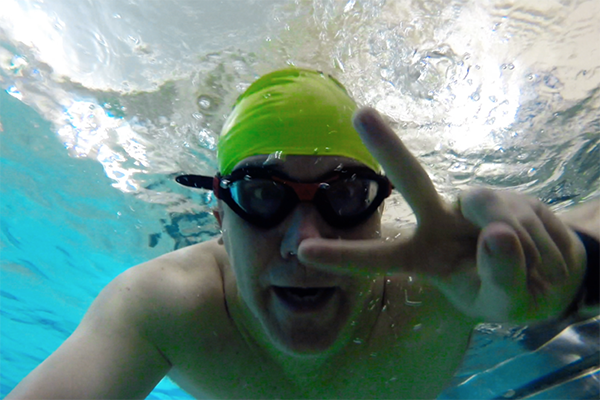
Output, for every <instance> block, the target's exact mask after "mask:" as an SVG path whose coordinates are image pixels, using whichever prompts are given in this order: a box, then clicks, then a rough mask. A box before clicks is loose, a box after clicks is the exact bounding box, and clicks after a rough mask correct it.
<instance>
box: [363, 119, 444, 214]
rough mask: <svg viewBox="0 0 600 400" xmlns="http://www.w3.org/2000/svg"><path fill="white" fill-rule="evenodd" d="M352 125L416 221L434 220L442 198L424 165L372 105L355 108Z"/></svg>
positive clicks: (441, 208)
mask: <svg viewBox="0 0 600 400" xmlns="http://www.w3.org/2000/svg"><path fill="white" fill-rule="evenodd" d="M354 127H355V128H356V130H357V131H358V133H359V134H360V136H361V138H362V140H363V142H364V144H365V146H366V147H367V148H368V149H369V151H370V152H371V154H373V156H374V157H375V158H376V159H377V161H379V163H380V164H381V166H382V167H383V169H384V170H385V172H386V175H387V176H388V178H389V179H390V181H391V182H392V183H393V184H394V186H395V187H396V189H397V190H398V191H399V192H400V193H401V194H402V196H403V197H404V199H405V200H406V201H407V202H408V204H409V205H410V207H411V208H412V210H413V211H414V212H415V215H416V217H417V221H418V222H419V223H425V224H427V223H429V222H433V221H435V220H436V219H437V216H438V215H439V214H440V213H443V211H444V207H443V202H442V200H441V198H440V196H439V195H438V193H437V191H436V190H435V187H434V186H433V183H432V182H431V179H429V176H428V175H427V172H426V171H425V169H423V167H422V166H421V164H420V163H419V161H418V160H417V159H416V158H415V157H414V156H413V155H412V154H411V153H410V151H409V150H408V149H407V148H406V146H404V144H403V143H402V141H401V140H400V138H399V137H398V135H397V134H396V133H395V132H394V131H393V130H392V129H391V128H390V127H389V126H388V125H387V124H386V123H385V122H384V121H383V119H382V118H381V116H380V115H379V113H377V111H375V110H374V109H372V108H363V109H361V110H359V111H357V112H356V114H355V115H354Z"/></svg>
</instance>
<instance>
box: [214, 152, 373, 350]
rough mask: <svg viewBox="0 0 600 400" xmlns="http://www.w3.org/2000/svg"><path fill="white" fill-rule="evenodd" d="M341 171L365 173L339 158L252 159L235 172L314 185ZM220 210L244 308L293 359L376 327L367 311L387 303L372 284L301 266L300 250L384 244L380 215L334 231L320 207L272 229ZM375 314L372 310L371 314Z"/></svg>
mask: <svg viewBox="0 0 600 400" xmlns="http://www.w3.org/2000/svg"><path fill="white" fill-rule="evenodd" d="M340 165H342V166H343V167H355V166H362V165H361V164H360V163H359V162H357V161H354V160H352V159H349V158H344V157H336V156H325V157H320V156H288V157H286V158H285V159H270V158H268V157H267V156H255V157H250V158H247V159H245V160H243V161H242V162H240V163H239V164H238V165H237V166H236V168H242V167H261V166H262V167H264V168H273V169H276V170H278V171H279V172H282V173H284V174H285V175H287V176H288V177H290V178H291V179H297V180H299V181H308V182H311V181H315V180H317V179H318V178H320V177H321V176H323V175H325V174H326V173H328V172H330V171H333V170H335V169H336V168H337V169H339V168H340ZM221 207H222V230H223V240H224V244H225V247H226V250H227V253H228V255H229V260H230V262H231V265H232V268H233V270H234V272H235V276H236V280H237V287H238V295H239V298H240V300H241V302H240V303H239V305H240V306H241V307H242V308H243V309H244V312H245V314H246V315H247V316H251V318H250V319H253V320H254V323H255V322H258V323H259V324H260V326H262V329H263V331H264V332H265V333H266V334H267V336H268V337H269V340H270V341H271V342H273V343H274V344H275V345H276V346H277V347H278V348H280V349H281V350H283V351H285V352H288V353H291V354H297V355H301V354H306V355H308V354H318V353H321V352H323V351H325V350H328V349H331V348H332V347H335V346H336V345H342V344H343V343H345V342H346V341H347V340H349V339H350V338H351V337H354V336H353V335H356V332H355V331H356V329H359V327H360V326H362V325H364V323H363V322H364V321H365V320H369V321H370V320H374V317H375V318H376V315H374V314H376V312H375V311H371V312H369V311H367V310H368V308H369V303H371V306H372V304H373V299H374V298H376V297H380V296H381V293H380V291H381V288H380V285H379V284H376V282H380V280H376V281H374V280H373V279H371V278H367V277H357V276H354V275H349V274H337V273H333V272H328V271H324V270H321V269H318V268H316V267H315V266H310V265H305V264H303V263H302V262H300V261H299V259H298V257H297V254H298V247H299V246H300V244H301V243H302V241H304V240H305V239H309V238H325V239H338V238H340V239H351V240H352V239H355V240H356V239H372V238H376V237H379V236H380V232H379V231H380V219H381V212H380V210H381V207H380V210H378V211H377V212H375V213H374V214H373V215H372V216H371V217H370V218H369V219H367V220H366V221H365V222H363V223H361V224H359V225H358V226H355V227H353V228H350V229H339V228H334V227H332V226H330V225H329V224H328V223H327V222H325V221H324V220H323V218H322V216H321V215H320V214H319V212H318V211H317V209H316V208H315V206H314V204H312V203H308V202H307V203H300V204H298V205H297V206H296V207H295V208H294V209H293V211H292V212H291V213H290V214H289V215H287V217H286V218H285V219H284V220H283V221H282V222H281V223H279V224H278V225H276V226H275V227H272V228H260V227H257V226H254V225H252V224H250V223H249V222H247V221H245V220H243V219H242V218H241V217H239V216H238V215H237V214H236V213H234V212H233V211H232V210H231V209H230V208H229V207H228V206H227V205H225V204H221ZM370 308H371V309H372V310H373V307H370Z"/></svg>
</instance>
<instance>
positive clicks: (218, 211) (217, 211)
mask: <svg viewBox="0 0 600 400" xmlns="http://www.w3.org/2000/svg"><path fill="white" fill-rule="evenodd" d="M213 215H214V216H215V219H216V220H217V223H218V224H219V228H221V229H223V209H222V208H220V207H219V208H215V209H214V210H213Z"/></svg>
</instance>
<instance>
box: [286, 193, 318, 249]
mask: <svg viewBox="0 0 600 400" xmlns="http://www.w3.org/2000/svg"><path fill="white" fill-rule="evenodd" d="M283 228H284V229H285V231H284V234H283V238H282V241H281V257H282V258H284V259H288V258H290V257H293V256H296V255H297V254H298V247H299V246H300V243H302V241H303V240H305V239H309V238H320V237H323V232H322V229H323V222H322V221H321V216H320V215H319V212H318V211H317V209H316V208H315V207H314V206H313V205H312V204H307V203H300V204H298V206H297V207H296V208H295V209H294V210H293V211H292V213H291V214H290V215H289V216H288V217H287V218H286V220H285V221H284V222H283Z"/></svg>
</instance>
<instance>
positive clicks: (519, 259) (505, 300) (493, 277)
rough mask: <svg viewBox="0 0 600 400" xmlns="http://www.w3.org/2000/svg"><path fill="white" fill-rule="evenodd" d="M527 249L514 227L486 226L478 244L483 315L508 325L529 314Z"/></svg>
mask: <svg viewBox="0 0 600 400" xmlns="http://www.w3.org/2000/svg"><path fill="white" fill-rule="evenodd" d="M526 268H527V267H526V263H525V255H524V252H523V248H522V246H521V243H520V241H519V238H518V236H517V233H516V232H515V231H514V229H513V228H512V227H510V226H509V225H507V224H505V223H501V222H495V223H491V224H489V225H488V226H486V227H485V228H484V229H483V230H482V231H481V233H480V235H479V242H478V244H477V272H478V274H479V279H480V280H481V286H480V290H479V295H478V301H477V303H478V306H479V307H478V308H479V309H480V310H479V311H480V314H482V316H484V317H485V318H486V319H488V320H494V321H497V322H507V321H514V320H518V319H521V318H520V317H522V316H524V315H525V314H527V309H528V304H529V301H528V299H529V293H528V290H527V270H526Z"/></svg>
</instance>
